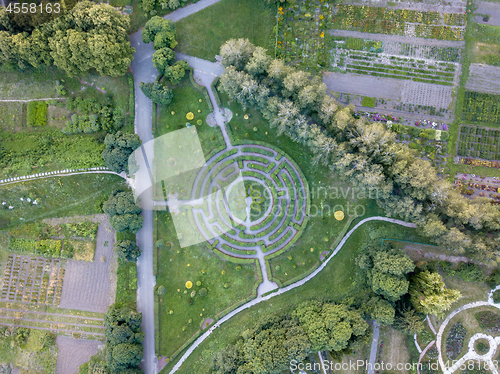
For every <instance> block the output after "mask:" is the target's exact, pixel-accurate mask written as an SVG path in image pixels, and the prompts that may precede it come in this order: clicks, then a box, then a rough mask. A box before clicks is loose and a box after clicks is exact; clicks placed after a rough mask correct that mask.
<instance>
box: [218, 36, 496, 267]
mask: <svg viewBox="0 0 500 374" xmlns="http://www.w3.org/2000/svg"><path fill="white" fill-rule="evenodd" d="M220 53H221V56H222V57H223V64H224V65H225V66H226V71H225V73H224V74H223V75H222V76H221V78H220V86H221V88H222V90H223V91H225V92H226V93H227V94H228V95H229V96H230V97H231V98H233V99H234V100H236V101H237V102H239V103H241V104H242V105H243V106H248V105H252V106H256V107H258V108H259V109H260V110H261V112H262V114H263V116H264V117H265V118H266V119H267V120H268V121H269V123H270V125H271V126H272V127H275V128H277V131H278V134H280V135H281V134H286V135H287V136H289V137H290V138H292V139H293V140H294V141H296V142H298V143H300V144H301V145H304V146H307V147H308V148H310V149H311V151H312V152H313V154H314V159H313V163H314V164H321V165H326V166H328V167H329V168H330V169H331V171H334V172H337V173H338V174H339V175H341V176H342V177H343V178H346V179H347V180H349V182H350V183H352V184H353V185H354V186H356V187H359V188H363V189H366V190H368V192H370V193H371V196H377V203H378V204H379V206H381V207H382V208H384V209H385V211H386V213H387V215H388V216H396V217H401V218H402V219H405V220H408V221H413V222H415V223H417V224H418V227H419V230H420V232H421V233H422V234H424V235H425V236H427V237H429V238H431V240H432V241H433V242H435V243H437V244H439V245H440V246H442V247H443V248H446V249H449V250H450V251H453V252H457V253H464V252H467V254H468V255H469V256H471V257H473V258H475V259H476V260H479V261H482V262H489V263H493V264H494V263H495V259H496V256H497V253H498V251H499V250H500V231H499V229H500V209H499V207H498V206H495V205H492V204H491V203H490V201H489V199H487V198H476V199H473V200H469V199H467V198H464V197H463V196H461V195H460V193H459V192H458V191H457V190H455V189H454V188H453V186H452V185H451V184H450V183H449V182H447V181H445V180H440V179H439V178H438V176H437V174H436V171H435V169H434V168H433V167H432V165H431V164H430V163H429V162H428V161H425V160H422V159H420V158H418V157H417V155H416V152H415V151H414V150H412V149H409V148H408V147H407V146H406V145H404V144H401V143H396V142H395V135H396V134H395V133H394V132H393V131H391V130H390V129H387V128H386V126H385V125H384V124H382V123H370V122H368V120H367V119H366V118H357V117H356V116H355V115H354V114H353V107H352V106H347V107H342V106H341V105H339V104H338V103H337V102H336V101H335V100H334V99H333V98H332V97H330V96H329V95H327V94H326V86H325V85H324V84H323V83H322V82H321V80H320V79H319V78H318V77H314V76H312V75H311V74H309V73H306V72H303V71H300V70H296V69H294V68H291V67H289V66H287V65H285V63H284V62H283V61H281V60H273V59H272V58H270V57H269V56H268V55H267V54H266V50H265V49H263V48H261V47H255V46H254V45H252V44H251V43H250V42H249V41H248V40H247V39H239V40H235V39H231V40H229V41H227V42H226V43H225V44H224V45H223V46H222V47H221V52H220Z"/></svg>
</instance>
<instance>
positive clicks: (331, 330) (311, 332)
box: [292, 301, 368, 352]
mask: <svg viewBox="0 0 500 374" xmlns="http://www.w3.org/2000/svg"><path fill="white" fill-rule="evenodd" d="M292 315H293V317H295V318H297V319H298V320H299V323H300V326H301V327H302V328H303V329H304V330H305V331H306V333H307V336H308V337H309V340H310V342H311V350H312V351H313V352H318V351H323V350H329V351H330V350H334V351H340V350H342V349H345V348H346V347H347V345H348V343H349V341H350V340H351V339H352V338H353V337H356V336H362V335H364V334H365V332H366V330H367V328H368V324H367V323H366V321H365V320H364V319H363V318H362V317H361V313H360V312H359V311H357V310H355V309H352V308H351V307H349V306H348V305H345V304H330V303H321V302H317V301H308V302H305V303H302V304H301V305H299V306H298V307H297V308H296V309H295V310H294V312H293V314H292Z"/></svg>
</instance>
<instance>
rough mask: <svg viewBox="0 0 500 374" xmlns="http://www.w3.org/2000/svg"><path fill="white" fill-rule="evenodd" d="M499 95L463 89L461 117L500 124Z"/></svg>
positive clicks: (473, 120)
mask: <svg viewBox="0 0 500 374" xmlns="http://www.w3.org/2000/svg"><path fill="white" fill-rule="evenodd" d="M499 110H500V95H494V94H490V93H483V92H475V91H465V99H464V108H463V111H462V119H465V120H467V121H472V122H487V123H494V124H500V114H499Z"/></svg>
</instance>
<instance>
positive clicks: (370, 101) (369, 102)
mask: <svg viewBox="0 0 500 374" xmlns="http://www.w3.org/2000/svg"><path fill="white" fill-rule="evenodd" d="M361 105H362V106H365V107H368V108H375V98H374V97H368V96H363V100H362V101H361Z"/></svg>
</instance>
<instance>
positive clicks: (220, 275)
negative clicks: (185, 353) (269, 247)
mask: <svg viewBox="0 0 500 374" xmlns="http://www.w3.org/2000/svg"><path fill="white" fill-rule="evenodd" d="M155 221H156V226H157V230H156V232H155V237H154V240H155V242H156V240H159V239H163V241H164V242H165V243H166V245H165V246H164V247H163V248H161V249H160V250H158V261H157V263H158V269H157V275H156V285H157V286H164V287H165V289H166V293H165V294H164V295H163V296H160V297H159V328H160V346H159V347H157V348H156V349H157V352H158V353H159V354H161V355H163V356H167V357H171V356H172V355H173V354H174V353H175V352H176V351H177V350H178V349H179V348H180V347H181V346H182V345H183V344H184V343H185V342H186V341H187V340H188V339H189V338H191V337H192V336H193V335H195V334H197V333H198V332H199V331H200V330H201V324H202V323H203V321H204V320H205V319H206V318H212V319H216V315H217V314H218V313H220V312H222V311H223V310H224V309H226V308H229V307H230V306H232V305H234V304H235V303H237V302H239V301H241V300H244V299H246V298H248V297H249V296H250V295H251V294H252V291H253V289H254V286H255V285H256V281H257V279H258V274H257V273H256V271H258V269H256V266H255V265H254V264H241V265H238V264H235V263H232V262H229V261H225V260H223V259H222V258H220V257H219V256H217V255H216V254H214V253H213V252H212V251H211V250H210V249H209V248H208V247H207V246H206V244H205V243H201V244H198V245H193V246H190V247H187V248H181V247H180V245H179V241H178V239H177V235H176V233H175V229H174V226H173V222H172V218H171V216H170V214H169V213H166V212H156V214H155ZM155 250H156V248H155ZM188 281H191V282H192V287H191V288H189V289H188V288H187V287H186V282H188ZM203 288H204V289H206V290H207V294H206V296H203V295H202V294H201V295H200V290H201V289H203ZM202 293H203V292H202Z"/></svg>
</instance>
